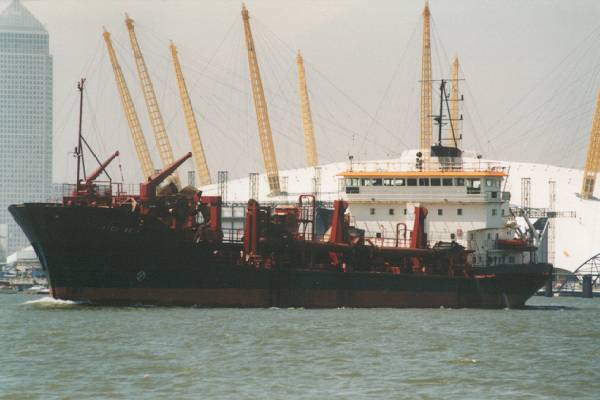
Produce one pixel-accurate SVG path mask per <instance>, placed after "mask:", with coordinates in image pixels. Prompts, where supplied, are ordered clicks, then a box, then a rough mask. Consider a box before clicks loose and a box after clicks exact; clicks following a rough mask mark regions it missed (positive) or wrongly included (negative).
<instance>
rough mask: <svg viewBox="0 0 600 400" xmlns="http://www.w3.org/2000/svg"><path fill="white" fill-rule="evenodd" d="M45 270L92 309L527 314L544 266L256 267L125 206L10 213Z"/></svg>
mask: <svg viewBox="0 0 600 400" xmlns="http://www.w3.org/2000/svg"><path fill="white" fill-rule="evenodd" d="M9 210H10V212H11V214H12V215H13V217H14V218H15V220H16V221H17V222H18V223H19V225H20V226H21V227H22V229H23V231H24V232H25V234H26V235H27V236H28V238H29V240H30V241H31V243H32V245H33V247H34V249H35V250H36V252H37V254H38V256H39V258H40V261H41V262H42V265H43V266H44V268H45V270H46V272H47V274H48V278H49V282H50V286H51V294H52V296H53V297H55V298H57V299H62V300H74V301H85V302H91V303H92V304H107V305H113V304H114V305H120V304H155V305H167V306H200V307H304V308H336V307H373V308H376V307H390V308H402V307H436V308H437V307H449V308H463V307H475V308H505V307H510V308H519V307H523V306H524V304H525V302H526V301H527V299H528V298H529V297H531V296H532V295H533V294H534V293H535V292H536V291H537V290H538V289H539V288H540V287H542V286H543V285H544V283H545V281H546V280H547V279H548V278H549V277H550V273H551V270H552V267H551V265H549V264H526V265H499V266H494V267H488V268H484V269H478V270H477V269H476V270H475V271H474V272H475V273H474V276H471V277H465V276H446V275H422V274H392V273H381V272H349V271H343V270H341V269H338V270H333V269H313V268H310V269H308V268H303V265H302V264H301V261H300V260H298V263H299V264H298V265H293V264H292V267H286V268H255V267H252V266H249V265H244V264H243V263H242V264H240V263H239V259H240V252H241V250H242V246H241V245H240V244H234V243H229V244H228V243H219V244H218V246H214V245H213V246H211V245H207V244H195V243H194V242H193V241H190V240H183V238H182V237H180V236H179V235H178V233H177V232H175V231H173V230H171V229H169V228H168V227H166V226H164V225H163V224H161V223H160V222H159V221H157V220H154V219H152V218H149V217H143V216H139V215H137V214H135V213H133V212H132V211H131V208H130V207H123V208H101V207H76V206H74V207H63V206H61V205H56V204H24V205H18V206H11V207H10V208H9Z"/></svg>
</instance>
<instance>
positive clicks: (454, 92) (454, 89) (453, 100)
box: [450, 56, 460, 147]
mask: <svg viewBox="0 0 600 400" xmlns="http://www.w3.org/2000/svg"><path fill="white" fill-rule="evenodd" d="M458 67H459V64H458V56H455V57H454V61H453V62H452V74H451V75H452V86H451V87H450V127H451V129H450V132H451V133H452V140H453V143H454V147H457V142H456V136H457V133H458V123H459V120H460V115H459V108H458V102H459V101H460V99H459V91H458Z"/></svg>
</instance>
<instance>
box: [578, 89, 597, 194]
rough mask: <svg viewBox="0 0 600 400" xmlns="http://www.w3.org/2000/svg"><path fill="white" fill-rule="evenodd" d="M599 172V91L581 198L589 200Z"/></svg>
mask: <svg viewBox="0 0 600 400" xmlns="http://www.w3.org/2000/svg"><path fill="white" fill-rule="evenodd" d="M598 171H600V91H598V97H597V98H596V111H595V112H594V121H593V122H592V131H591V132H590V142H589V144H588V151H587V158H586V160H585V169H584V170H583V183H582V185H581V197H582V198H584V199H591V198H592V196H593V195H594V186H595V185H596V175H597V174H598Z"/></svg>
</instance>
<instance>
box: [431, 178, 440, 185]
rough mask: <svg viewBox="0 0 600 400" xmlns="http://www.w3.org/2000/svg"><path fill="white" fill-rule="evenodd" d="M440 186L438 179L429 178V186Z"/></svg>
mask: <svg viewBox="0 0 600 400" xmlns="http://www.w3.org/2000/svg"><path fill="white" fill-rule="evenodd" d="M441 184H442V182H441V180H440V178H431V186H440V185H441Z"/></svg>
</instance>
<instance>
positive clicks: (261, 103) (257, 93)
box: [242, 4, 281, 195]
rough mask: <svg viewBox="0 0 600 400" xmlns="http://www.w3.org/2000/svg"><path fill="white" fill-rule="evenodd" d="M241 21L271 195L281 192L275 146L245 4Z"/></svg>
mask: <svg viewBox="0 0 600 400" xmlns="http://www.w3.org/2000/svg"><path fill="white" fill-rule="evenodd" d="M242 21H243V22H244V34H245V36H246V48H247V50H248V68H249V69H250V81H251V84H252V97H253V98H254V108H255V110H256V122H257V123H258V135H259V138H260V146H261V149H262V156H263V162H264V164H265V169H266V170H267V178H268V180H269V189H270V190H271V195H277V194H279V193H281V189H280V186H279V170H278V168H277V158H276V156H275V146H274V144H273V134H272V132H271V123H270V122H269V112H268V110H267V101H266V99H265V91H264V89H263V85H262V80H261V78H260V70H259V68H258V59H257V58H256V49H255V47H254V40H253V39H252V31H251V30H250V16H249V15H248V10H247V9H246V5H245V4H243V5H242Z"/></svg>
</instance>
